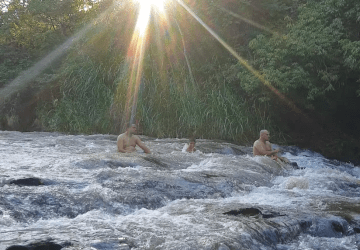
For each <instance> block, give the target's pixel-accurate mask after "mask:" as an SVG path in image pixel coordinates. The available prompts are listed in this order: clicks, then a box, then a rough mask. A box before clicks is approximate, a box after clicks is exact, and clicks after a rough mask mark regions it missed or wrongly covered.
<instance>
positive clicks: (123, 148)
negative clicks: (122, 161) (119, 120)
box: [117, 124, 150, 154]
mask: <svg viewBox="0 0 360 250" xmlns="http://www.w3.org/2000/svg"><path fill="white" fill-rule="evenodd" d="M135 132H136V125H135V124H129V125H128V126H127V128H126V131H125V133H123V134H121V135H119V136H118V138H117V147H118V151H119V152H120V153H131V152H134V151H135V147H136V145H138V146H139V147H140V148H141V149H142V150H144V152H145V153H147V154H150V149H148V148H147V147H146V146H145V144H144V143H143V142H142V141H141V140H140V138H139V137H138V136H136V135H135Z"/></svg>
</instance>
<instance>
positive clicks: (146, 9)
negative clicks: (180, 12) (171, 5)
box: [134, 0, 170, 37]
mask: <svg viewBox="0 0 360 250" xmlns="http://www.w3.org/2000/svg"><path fill="white" fill-rule="evenodd" d="M169 1H170V0H134V2H136V3H138V4H139V16H138V20H137V23H136V30H137V32H139V36H140V37H143V36H144V35H145V33H146V29H147V26H148V24H149V20H150V15H151V10H152V9H153V10H154V11H156V12H157V13H158V14H159V15H164V14H165V3H167V2H169Z"/></svg>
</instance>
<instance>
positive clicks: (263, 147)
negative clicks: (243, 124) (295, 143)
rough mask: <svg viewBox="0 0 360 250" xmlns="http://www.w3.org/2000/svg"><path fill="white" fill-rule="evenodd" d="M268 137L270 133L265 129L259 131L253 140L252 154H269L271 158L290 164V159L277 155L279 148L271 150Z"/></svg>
mask: <svg viewBox="0 0 360 250" xmlns="http://www.w3.org/2000/svg"><path fill="white" fill-rule="evenodd" d="M269 137H270V133H269V132H268V131H267V130H261V131H260V138H259V139H258V140H256V141H255V142H254V146H253V154H254V155H266V156H270V157H271V159H273V160H276V161H278V160H281V161H283V162H285V163H288V164H290V161H289V160H288V159H287V158H285V157H280V156H278V155H277V153H279V149H276V150H272V146H271V143H270V142H269Z"/></svg>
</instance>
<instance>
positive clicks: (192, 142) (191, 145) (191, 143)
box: [186, 137, 196, 153]
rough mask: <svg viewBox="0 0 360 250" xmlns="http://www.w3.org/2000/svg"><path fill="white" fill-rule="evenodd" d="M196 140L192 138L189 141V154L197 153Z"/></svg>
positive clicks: (187, 150)
mask: <svg viewBox="0 0 360 250" xmlns="http://www.w3.org/2000/svg"><path fill="white" fill-rule="evenodd" d="M195 143H196V141H195V138H194V137H191V138H190V139H189V147H188V148H187V149H186V152H189V153H193V152H195V151H196V148H195Z"/></svg>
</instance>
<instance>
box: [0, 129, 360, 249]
mask: <svg viewBox="0 0 360 250" xmlns="http://www.w3.org/2000/svg"><path fill="white" fill-rule="evenodd" d="M116 137H117V136H116V135H64V134H60V133H45V132H32V133H21V132H13V131H0V159H1V160H0V250H5V249H45V248H41V247H40V248H39V246H40V245H41V244H45V243H46V244H47V243H49V244H50V243H52V244H53V245H54V246H55V245H56V246H61V247H62V249H63V250H70V249H71V250H75V249H76V250H78V249H93V250H96V249H98V250H110V249H114V250H117V249H122V250H123V249H132V250H140V249H195V250H196V249H209V250H228V249H254V250H257V249H274V250H275V249H278V250H298V249H302V250H309V249H333V250H335V249H336V250H339V249H340V250H345V249H346V250H350V249H351V250H357V249H360V203H359V201H360V198H359V192H360V168H359V166H354V165H352V164H349V163H344V162H339V161H336V160H329V159H326V158H324V157H323V156H321V155H320V154H317V153H315V152H312V151H309V150H302V149H299V148H297V147H281V146H278V147H279V148H280V149H281V150H282V153H283V156H285V157H287V158H289V159H290V160H291V161H295V162H297V163H298V165H299V167H300V169H293V168H292V167H290V166H287V165H280V164H278V163H276V162H274V161H272V160H271V159H269V158H267V157H253V156H252V150H251V148H250V147H245V146H238V145H234V144H230V143H227V142H218V141H211V140H200V139H199V140H197V143H196V148H197V151H196V152H195V153H193V154H190V153H186V152H185V146H184V145H185V144H186V142H187V140H186V139H154V138H148V137H141V138H142V140H143V141H144V143H145V144H146V145H147V146H148V147H149V148H150V150H151V151H152V154H150V155H146V154H144V153H142V152H141V150H140V149H139V151H138V152H137V153H132V154H120V153H117V150H116ZM26 178H33V179H29V180H33V181H34V182H33V183H32V185H24V184H21V183H20V184H19V183H17V181H21V180H23V179H26ZM39 184H41V185H39ZM36 244H37V245H36ZM21 246H22V248H21ZM36 246H38V247H37V248H36ZM61 247H60V248H61ZM60 248H56V247H54V248H52V249H60ZM46 249H51V248H50V247H49V248H46Z"/></svg>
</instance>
